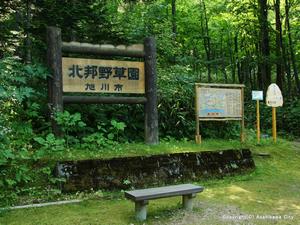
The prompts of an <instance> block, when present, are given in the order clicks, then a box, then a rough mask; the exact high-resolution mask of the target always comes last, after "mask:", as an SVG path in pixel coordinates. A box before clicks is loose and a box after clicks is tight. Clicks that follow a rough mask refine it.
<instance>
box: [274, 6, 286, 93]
mask: <svg viewBox="0 0 300 225" xmlns="http://www.w3.org/2000/svg"><path fill="white" fill-rule="evenodd" d="M274 10H275V20H276V23H275V24H276V83H277V84H278V86H279V87H280V89H281V90H283V82H284V72H285V67H284V61H283V56H284V55H283V42H282V25H281V14H280V0H274Z"/></svg>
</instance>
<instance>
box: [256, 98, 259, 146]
mask: <svg viewBox="0 0 300 225" xmlns="http://www.w3.org/2000/svg"><path fill="white" fill-rule="evenodd" d="M256 128H257V144H259V143H260V114H259V100H256Z"/></svg>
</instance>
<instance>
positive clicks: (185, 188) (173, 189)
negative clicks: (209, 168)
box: [125, 184, 203, 201]
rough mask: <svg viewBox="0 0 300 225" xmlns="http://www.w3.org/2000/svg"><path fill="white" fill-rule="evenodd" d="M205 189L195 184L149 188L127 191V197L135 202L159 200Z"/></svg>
mask: <svg viewBox="0 0 300 225" xmlns="http://www.w3.org/2000/svg"><path fill="white" fill-rule="evenodd" d="M202 191H203V187H201V186H197V185H193V184H180V185H171V186H166V187H158V188H147V189H140V190H134V191H126V192H125V197H126V198H128V199H131V200H133V201H142V200H150V199H158V198H166V197H172V196H178V195H188V194H195V193H198V192H202Z"/></svg>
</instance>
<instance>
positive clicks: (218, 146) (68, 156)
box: [51, 139, 248, 160]
mask: <svg viewBox="0 0 300 225" xmlns="http://www.w3.org/2000/svg"><path fill="white" fill-rule="evenodd" d="M247 146H248V145H247V144H241V143H240V141H239V140H209V139H208V140H205V141H204V142H203V144H201V145H198V144H195V142H194V141H176V140H171V141H162V142H161V143H160V144H158V145H145V144H144V143H134V144H131V143H130V144H120V145H117V146H115V147H114V148H108V149H99V150H94V151H92V150H86V149H70V150H68V151H67V152H65V153H64V155H63V157H62V156H59V155H55V154H54V155H52V156H51V159H53V160H61V159H63V160H80V159H81V160H83V159H96V158H99V159H110V158H115V157H133V156H149V155H157V154H170V153H178V152H199V151H214V150H215V151H216V150H222V149H236V148H242V147H247Z"/></svg>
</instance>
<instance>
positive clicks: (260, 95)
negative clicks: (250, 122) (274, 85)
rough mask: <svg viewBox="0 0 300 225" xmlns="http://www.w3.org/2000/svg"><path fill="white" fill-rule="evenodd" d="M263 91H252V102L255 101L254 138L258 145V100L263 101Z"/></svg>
mask: <svg viewBox="0 0 300 225" xmlns="http://www.w3.org/2000/svg"><path fill="white" fill-rule="evenodd" d="M263 99H264V96H263V91H252V100H256V136H257V144H259V143H260V114H259V100H263Z"/></svg>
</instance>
